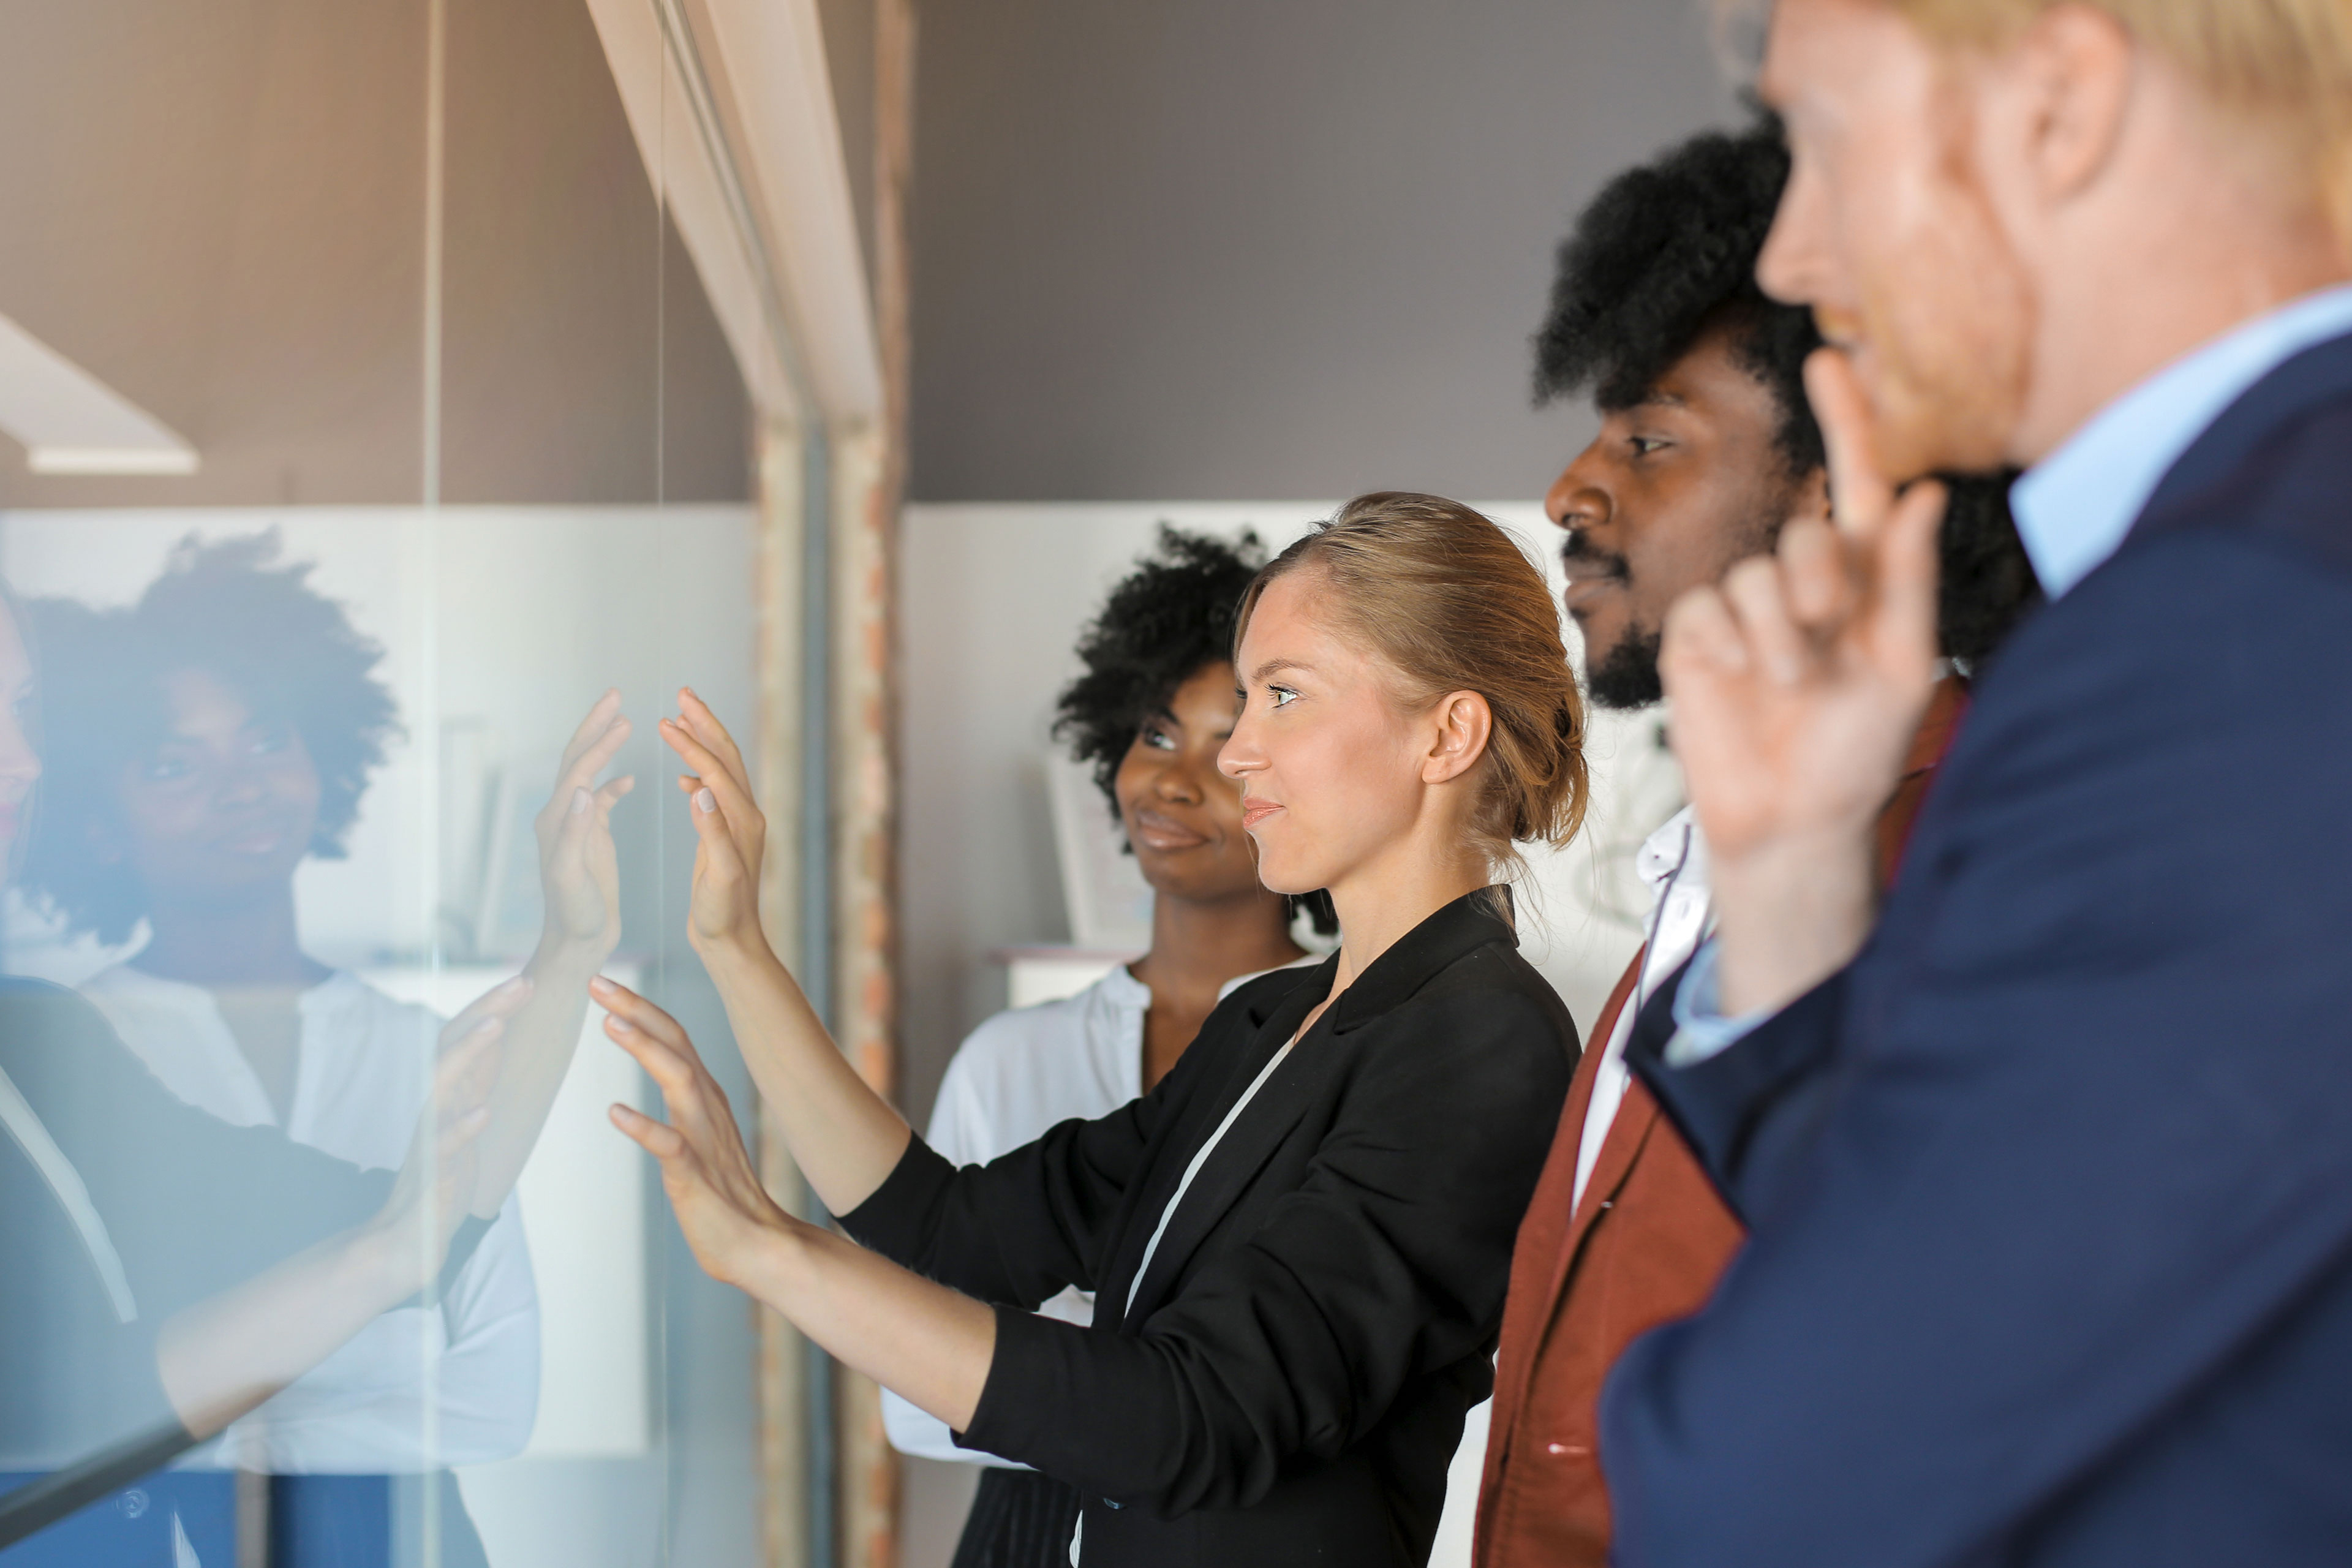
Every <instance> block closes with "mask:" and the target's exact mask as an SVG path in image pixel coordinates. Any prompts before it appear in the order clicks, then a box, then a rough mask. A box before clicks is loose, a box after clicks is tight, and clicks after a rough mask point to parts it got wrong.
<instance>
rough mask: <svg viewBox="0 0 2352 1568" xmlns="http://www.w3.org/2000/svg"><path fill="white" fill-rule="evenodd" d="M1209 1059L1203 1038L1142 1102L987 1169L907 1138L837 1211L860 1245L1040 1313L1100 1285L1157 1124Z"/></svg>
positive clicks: (984, 1296)
mask: <svg viewBox="0 0 2352 1568" xmlns="http://www.w3.org/2000/svg"><path fill="white" fill-rule="evenodd" d="M1201 1054H1202V1053H1201V1047H1200V1046H1199V1045H1197V1044H1196V1045H1195V1046H1194V1047H1192V1050H1189V1051H1187V1052H1185V1053H1184V1055H1183V1056H1182V1057H1181V1058H1178V1059H1177V1063H1176V1068H1175V1070H1174V1071H1172V1072H1171V1073H1170V1074H1169V1075H1168V1076H1167V1077H1166V1078H1165V1079H1161V1080H1160V1084H1159V1085H1158V1087H1156V1088H1155V1089H1153V1090H1152V1091H1151V1092H1150V1094H1147V1095H1145V1096H1144V1097H1143V1098H1142V1099H1140V1100H1132V1101H1130V1102H1129V1103H1128V1104H1126V1105H1123V1106H1121V1107H1119V1108H1118V1110H1114V1111H1112V1112H1111V1113H1110V1114H1109V1115H1108V1116H1104V1117H1099V1118H1097V1119H1096V1120H1095V1121H1065V1122H1062V1123H1060V1124H1059V1125H1057V1126H1055V1127H1053V1128H1051V1129H1049V1130H1048V1131H1046V1133H1045V1136H1044V1137H1043V1138H1040V1139H1038V1140H1037V1141H1036V1142H1033V1143H1028V1144H1024V1145H1023V1146H1022V1147H1020V1148H1018V1149H1015V1150H1013V1152H1010V1153H1008V1154H1005V1155H1003V1156H1001V1157H999V1158H997V1159H994V1160H992V1161H990V1162H989V1163H987V1164H985V1165H966V1166H963V1167H961V1168H958V1167H957V1166H955V1165H953V1164H950V1163H949V1162H948V1161H947V1160H946V1159H945V1158H944V1157H943V1156H942V1155H940V1153H939V1152H937V1151H936V1150H934V1149H932V1148H931V1146H930V1145H929V1144H928V1143H926V1142H923V1141H922V1140H921V1139H920V1138H910V1139H908V1141H907V1152H905V1153H904V1154H901V1155H900V1156H899V1157H898V1164H897V1165H895V1166H893V1167H892V1168H891V1171H890V1174H889V1175H888V1176H887V1177H885V1178H884V1179H883V1182H882V1184H881V1186H879V1187H877V1189H875V1191H874V1193H873V1194H872V1195H871V1196H869V1197H868V1198H867V1199H866V1201H865V1202H864V1203H862V1204H860V1205H857V1207H856V1208H855V1209H853V1210H851V1211H850V1212H849V1213H847V1214H845V1215H841V1216H840V1219H841V1227H842V1229H844V1230H845V1231H847V1232H848V1233H849V1235H850V1237H852V1239H854V1240H856V1242H857V1243H858V1244H859V1245H860V1246H862V1247H870V1248H872V1249H873V1250H874V1251H876V1252H878V1253H880V1254H882V1256H883V1257H885V1258H889V1259H890V1260H891V1261H893V1262H895V1263H898V1264H901V1265H903V1266H905V1267H906V1268H911V1269H913V1270H914V1271H915V1272H916V1273H918V1274H921V1275H924V1276H926V1277H927V1278H929V1279H935V1280H937V1281H939V1282H940V1284H942V1285H948V1286H952V1287H953V1288H954V1289H958V1290H961V1291H963V1292H964V1293H965V1294H966V1295H969V1296H976V1297H978V1298H979V1299H980V1300H983V1301H995V1302H1007V1303H1011V1304H1013V1305H1015V1306H1018V1307H1021V1308H1023V1309H1024V1310H1035V1309H1036V1308H1037V1307H1039V1306H1041V1305H1043V1304H1044V1303H1045V1301H1047V1300H1051V1299H1052V1298H1053V1297H1055V1296H1056V1295H1059V1294H1060V1293H1061V1292H1062V1291H1063V1290H1064V1289H1067V1288H1068V1287H1070V1286H1073V1285H1075V1286H1076V1287H1077V1288H1078V1289H1081V1290H1092V1289H1095V1281H1096V1275H1097V1271H1098V1270H1099V1269H1100V1268H1101V1267H1102V1250H1103V1247H1104V1243H1105V1241H1106V1239H1107V1238H1108V1234H1109V1230H1110V1227H1111V1226H1112V1225H1113V1224H1114V1223H1115V1221H1116V1218H1117V1215H1118V1211H1119V1205H1120V1204H1121V1202H1122V1200H1123V1199H1124V1198H1125V1196H1126V1194H1127V1190H1128V1187H1129V1184H1131V1183H1132V1182H1133V1181H1134V1180H1135V1179H1136V1177H1137V1176H1138V1175H1139V1173H1141V1171H1142V1170H1143V1167H1144V1162H1145V1156H1146V1151H1147V1149H1148V1148H1149V1146H1150V1142H1151V1135H1152V1131H1153V1130H1154V1129H1155V1128H1156V1127H1158V1126H1159V1125H1160V1121H1161V1119H1162V1118H1163V1117H1164V1116H1166V1115H1168V1114H1169V1113H1170V1109H1171V1101H1172V1100H1175V1098H1176V1097H1178V1096H1181V1095H1182V1094H1184V1093H1187V1092H1189V1087H1188V1086H1189V1085H1191V1084H1192V1082H1193V1081H1194V1079H1196V1078H1197V1076H1198V1074H1199V1071H1200V1068H1201V1064H1200V1062H1199V1061H1197V1060H1196V1059H1195V1058H1196V1057H1198V1056H1199V1055H1201ZM1188 1067H1189V1068H1191V1069H1192V1070H1191V1071H1187V1068H1188Z"/></svg>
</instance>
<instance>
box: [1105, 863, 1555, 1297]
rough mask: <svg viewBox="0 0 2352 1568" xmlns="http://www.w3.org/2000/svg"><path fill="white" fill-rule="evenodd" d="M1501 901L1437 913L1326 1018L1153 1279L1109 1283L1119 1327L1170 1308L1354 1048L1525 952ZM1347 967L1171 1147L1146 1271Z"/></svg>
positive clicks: (1310, 991)
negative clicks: (1224, 1223)
mask: <svg viewBox="0 0 2352 1568" xmlns="http://www.w3.org/2000/svg"><path fill="white" fill-rule="evenodd" d="M1496 896H1499V897H1500V898H1502V899H1503V900H1506V905H1505V907H1508V906H1507V900H1508V898H1509V889H1500V891H1499V893H1497V890H1496V889H1486V890H1483V891H1481V892H1477V893H1471V894H1468V895H1465V897H1463V898H1459V899H1456V900H1454V902H1452V903H1450V904H1448V905H1446V906H1445V907H1444V909H1442V910H1437V911H1436V912H1435V913H1434V914H1433V915H1431V916H1430V917H1429V918H1428V919H1427V920H1425V921H1422V922H1421V924H1419V925H1417V926H1415V927H1414V928H1413V929H1412V931H1408V932H1406V933H1405V935H1404V936H1403V937H1402V938H1400V939H1399V940H1398V941H1397V942H1396V943H1395V944H1394V945H1393V946H1391V948H1390V949H1389V950H1388V951H1387V952H1383V953H1381V955H1380V957H1378V958H1376V959H1374V960H1373V961H1372V962H1371V963H1370V964H1369V965H1368V966H1366V968H1365V970H1364V972H1363V973H1361V974H1359V975H1358V976H1357V977H1356V979H1355V982H1354V983H1353V984H1350V985H1349V987H1348V989H1347V990H1346V992H1345V993H1343V994H1341V995H1340V997H1339V1000H1338V1001H1336V1002H1334V1003H1333V1004H1332V1005H1330V1006H1329V1007H1328V1008H1327V1009H1325V1011H1324V1014H1323V1016H1321V1017H1320V1018H1318V1019H1317V1020H1316V1021H1315V1027H1314V1028H1313V1029H1311V1030H1310V1031H1308V1033H1307V1037H1306V1038H1304V1039H1302V1040H1300V1041H1299V1042H1298V1048H1297V1050H1295V1051H1293V1052H1292V1053H1291V1054H1290V1058H1289V1059H1288V1060H1286V1061H1285V1062H1284V1063H1283V1064H1282V1066H1280V1067H1279V1068H1276V1069H1275V1072H1274V1076H1273V1077H1272V1078H1270V1079H1267V1080H1266V1082H1265V1087H1263V1088H1262V1089H1259V1090H1258V1092H1257V1098H1256V1099H1255V1100H1251V1101H1250V1103H1249V1105H1248V1106H1247V1108H1245V1109H1244V1110H1243V1111H1242V1113H1241V1115H1240V1117H1239V1118H1237V1119H1236V1120H1235V1121H1234V1124H1233V1126H1232V1127H1231V1128H1229V1129H1228V1130H1227V1131H1226V1132H1225V1136H1224V1138H1223V1141H1222V1142H1219V1143H1218V1145H1217V1146H1216V1148H1215V1149H1214V1150H1213V1151H1212V1152H1210V1155H1209V1158H1208V1160H1207V1162H1206V1163H1203V1164H1202V1167H1201V1173H1200V1174H1199V1175H1197V1176H1195V1177H1193V1178H1192V1186H1191V1188H1190V1189H1188V1190H1187V1191H1186V1192H1185V1194H1184V1196H1183V1201H1182V1202H1181V1203H1180V1204H1178V1205H1176V1212H1175V1213H1174V1214H1173V1215H1169V1219H1168V1229H1167V1231H1166V1233H1165V1234H1164V1235H1162V1236H1161V1237H1160V1245H1159V1247H1157V1248H1156V1249H1154V1250H1153V1252H1152V1255H1151V1264H1150V1268H1149V1269H1147V1270H1145V1271H1144V1273H1143V1277H1142V1278H1141V1279H1139V1280H1136V1279H1135V1276H1134V1275H1133V1274H1132V1273H1130V1272H1129V1270H1127V1269H1124V1268H1122V1269H1120V1270H1119V1271H1118V1273H1119V1278H1117V1279H1113V1280H1111V1281H1109V1285H1110V1288H1111V1289H1114V1290H1116V1291H1117V1292H1118V1294H1117V1295H1116V1296H1114V1297H1113V1300H1114V1302H1115V1303H1116V1304H1117V1305H1118V1308H1119V1313H1118V1319H1117V1320H1116V1321H1118V1322H1119V1323H1120V1324H1122V1325H1124V1324H1127V1323H1130V1322H1140V1321H1143V1320H1144V1319H1145V1318H1147V1317H1149V1316H1150V1314H1151V1312H1152V1311H1153V1310H1155V1309H1156V1308H1157V1307H1158V1306H1159V1305H1160V1302H1161V1301H1162V1300H1165V1299H1166V1297H1167V1293H1168V1290H1169V1288H1170V1286H1171V1282H1172V1281H1174V1280H1175V1279H1176V1278H1177V1277H1178V1276H1179V1275H1180V1274H1181V1272H1182V1271H1183V1268H1184V1265H1185V1264H1186V1263H1187V1262H1189V1261H1190V1260H1191V1258H1192V1254H1193V1253H1195V1252H1196V1251H1198V1250H1199V1249H1200V1247H1201V1244H1202V1242H1203V1241H1205V1240H1206V1239H1208V1237H1209V1234H1210V1232H1212V1231H1213V1230H1214V1229H1215V1228H1216V1227H1217V1224H1218V1222H1219V1221H1221V1220H1223V1218H1224V1216H1225V1215H1226V1213H1227V1211H1229V1210H1230V1209H1231V1208H1232V1207H1233V1206H1234V1204H1235V1203H1236V1202H1238V1201H1239V1200H1240V1198H1241V1196H1242V1194H1244V1193H1245V1192H1247V1191H1248V1190H1249V1186H1250V1184H1251V1183H1252V1182H1254V1181H1255V1180H1256V1178H1257V1173H1258V1172H1259V1171H1260V1170H1262V1169H1264V1168H1265V1163H1266V1161H1267V1160H1269V1159H1271V1158H1272V1157H1273V1155H1274V1152H1275V1151H1276V1149H1278V1148H1280V1147H1281V1145H1282V1141H1283V1140H1284V1139H1285V1138H1286V1137H1288V1136H1289V1134H1290V1130H1291V1129H1292V1128H1294V1127H1296V1126H1297V1125H1298V1122H1299V1119H1300V1118H1302V1117H1304V1116H1305V1115H1306V1114H1307V1109H1308V1108H1309V1107H1310V1106H1312V1105H1314V1104H1315V1103H1316V1102H1317V1100H1318V1098H1320V1097H1321V1096H1322V1095H1323V1094H1324V1093H1325V1087H1326V1085H1327V1084H1328V1080H1329V1078H1330V1076H1331V1075H1332V1074H1333V1073H1335V1072H1338V1071H1339V1070H1340V1068H1341V1067H1342V1066H1343V1065H1344V1063H1345V1061H1346V1058H1347V1052H1346V1050H1345V1048H1344V1047H1343V1045H1342V1040H1343V1038H1344V1037H1346V1036H1347V1035H1348V1034H1349V1033H1351V1032H1352V1031H1353V1030H1355V1029H1357V1028H1359V1027H1360V1026H1363V1025H1364V1024H1366V1023H1369V1022H1370V1020H1372V1019H1373V1018H1376V1017H1378V1016H1381V1014H1382V1013H1385V1012H1387V1011H1388V1010H1389V1009H1390V1008H1391V1007H1394V1006H1396V1005H1399V1004H1400V1003H1402V1002H1403V1001H1405V1000H1406V999H1407V998H1409V997H1410V996H1412V994H1413V993H1415V992H1416V991H1419V990H1420V989H1421V988H1422V986H1423V985H1425V984H1428V983H1429V981H1430V979H1431V977H1432V976H1433V975H1435V974H1437V973H1439V972H1440V971H1441V970H1444V968H1445V967H1446V966H1447V965H1449V964H1451V963H1454V961H1455V960H1456V959H1459V958H1462V957H1464V956H1465V955H1466V954H1468V953H1471V952H1475V951H1476V950H1477V949H1479V948H1480V947H1483V946H1485V945H1486V943H1488V942H1495V941H1497V940H1500V941H1503V942H1509V943H1511V944H1512V945H1514V946H1516V945H1517V941H1518V938H1517V933H1516V932H1514V931H1512V929H1511V926H1510V924H1509V922H1508V921H1506V920H1504V919H1502V918H1501V917H1499V916H1498V915H1496V913H1495V912H1494V908H1493V905H1492V904H1491V903H1490V902H1489V899H1490V898H1491V897H1496ZM1338 967H1339V965H1338V961H1337V959H1334V960H1333V961H1332V962H1331V963H1330V964H1329V965H1328V967H1327V969H1326V971H1325V972H1324V973H1323V975H1322V976H1321V984H1316V983H1314V982H1308V983H1307V984H1301V985H1299V986H1298V987H1297V988H1296V989H1295V990H1293V991H1291V992H1289V993H1288V994H1286V995H1285V997H1284V998H1283V1001H1282V1003H1281V1004H1280V1005H1278V1006H1276V1008H1275V1010H1274V1011H1273V1013H1272V1014H1271V1015H1270V1016H1268V1017H1267V1018H1266V1019H1265V1021H1264V1023H1263V1024H1262V1025H1261V1026H1260V1028H1259V1030H1258V1036H1257V1038H1256V1039H1255V1041H1254V1042H1253V1043H1252V1044H1253V1048H1252V1049H1251V1050H1249V1051H1247V1052H1245V1053H1244V1056H1243V1058H1242V1060H1241V1061H1240V1062H1239V1063H1237V1064H1236V1066H1235V1068H1234V1071H1233V1074H1232V1076H1231V1078H1230V1079H1228V1081H1227V1082H1226V1084H1225V1085H1224V1086H1223V1090H1222V1092H1220V1093H1219V1094H1218V1095H1217V1096H1215V1098H1214V1099H1213V1100H1210V1101H1208V1102H1207V1104H1205V1105H1204V1106H1203V1108H1202V1114H1201V1116H1200V1117H1199V1118H1198V1119H1197V1121H1194V1124H1193V1126H1192V1127H1191V1128H1188V1129H1187V1132H1188V1134H1189V1136H1188V1137H1187V1138H1186V1139H1185V1140H1184V1141H1183V1142H1181V1143H1177V1142H1172V1141H1171V1143H1170V1144H1169V1145H1168V1150H1169V1152H1168V1154H1167V1159H1168V1163H1169V1164H1170V1165H1171V1166H1172V1167H1173V1169H1172V1170H1171V1169H1165V1168H1163V1169H1162V1170H1161V1171H1160V1172H1158V1173H1155V1174H1156V1176H1157V1178H1158V1179H1157V1180H1155V1181H1153V1182H1152V1183H1151V1184H1150V1187H1151V1190H1150V1192H1149V1193H1148V1194H1147V1195H1146V1197H1145V1199H1144V1201H1143V1203H1142V1204H1140V1205H1138V1207H1137V1209H1136V1210H1135V1212H1134V1213H1133V1215H1131V1217H1130V1220H1129V1224H1130V1226H1132V1227H1133V1228H1132V1229H1131V1230H1130V1231H1129V1234H1128V1236H1127V1237H1125V1238H1124V1245H1123V1246H1122V1247H1121V1249H1120V1250H1121V1251H1122V1252H1124V1251H1126V1250H1128V1249H1129V1248H1132V1249H1133V1255H1134V1257H1135V1258H1136V1259H1137V1266H1138V1267H1140V1266H1141V1259H1142V1256H1143V1248H1144V1247H1147V1246H1150V1237H1151V1233H1152V1231H1153V1230H1155V1229H1156V1228H1158V1226H1159V1225H1160V1215H1161V1214H1162V1213H1164V1212H1165V1211H1166V1209H1167V1206H1168V1203H1169V1197H1168V1196H1167V1195H1165V1194H1173V1193H1174V1192H1175V1190H1176V1184H1178V1183H1179V1182H1181V1180H1182V1179H1183V1173H1184V1168H1185V1167H1186V1166H1187V1165H1190V1164H1191V1163H1192V1157H1193V1155H1194V1154H1196V1153H1198V1152H1199V1151H1200V1148H1201V1145H1202V1143H1203V1142H1207V1140H1208V1139H1209V1137H1210V1136H1211V1134H1213V1133H1214V1132H1215V1131H1216V1130H1217V1124H1218V1123H1219V1122H1221V1121H1223V1120H1224V1118H1225V1113H1226V1112H1227V1111H1229V1110H1232V1109H1233V1107H1234V1102H1235V1101H1236V1100H1240V1099H1241V1097H1242V1095H1243V1094H1244V1092H1246V1091H1247V1089H1248V1088H1249V1086H1250V1083H1251V1081H1252V1080H1253V1079H1255V1077H1256V1076H1257V1074H1258V1072H1259V1071H1261V1070H1262V1069H1263V1068H1265V1064H1266V1062H1267V1060H1268V1059H1269V1058H1272V1057H1273V1055H1274V1054H1275V1053H1276V1051H1278V1050H1280V1049H1281V1048H1282V1047H1283V1044H1284V1042H1286V1040H1288V1039H1289V1038H1290V1037H1291V1036H1292V1035H1293V1034H1294V1033H1296V1032H1297V1028H1298V1026H1299V1024H1300V1022H1301V1021H1303V1020H1304V1019H1305V1018H1306V1016H1307V1014H1308V1013H1310V1012H1312V1011H1313V1010H1314V1008H1315V1006H1316V1005H1317V1004H1318V1003H1319V1002H1321V1001H1322V1000H1323V998H1324V997H1325V996H1327V995H1328V994H1330V980H1331V977H1332V975H1334V974H1336V973H1337V972H1338ZM1179 1149H1181V1155H1180V1154H1179V1153H1178V1152H1177V1151H1178V1150H1179ZM1130 1281H1134V1282H1133V1283H1132V1284H1131V1283H1130ZM1130 1294H1131V1295H1132V1296H1133V1299H1134V1306H1133V1308H1132V1309H1129V1307H1128V1306H1127V1300H1128V1297H1129V1295H1130ZM1097 1300H1099V1296H1098V1297H1097Z"/></svg>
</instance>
